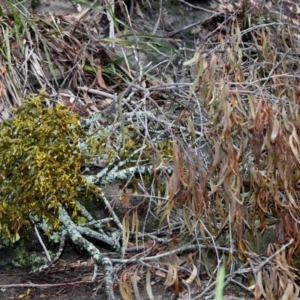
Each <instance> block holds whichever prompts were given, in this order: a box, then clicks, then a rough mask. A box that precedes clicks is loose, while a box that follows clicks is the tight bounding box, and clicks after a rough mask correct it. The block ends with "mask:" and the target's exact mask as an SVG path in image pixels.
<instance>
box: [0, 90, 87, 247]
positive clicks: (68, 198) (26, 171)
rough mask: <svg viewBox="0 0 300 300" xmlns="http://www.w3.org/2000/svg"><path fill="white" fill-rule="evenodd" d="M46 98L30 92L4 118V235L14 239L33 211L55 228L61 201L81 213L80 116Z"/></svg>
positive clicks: (0, 233)
mask: <svg viewBox="0 0 300 300" xmlns="http://www.w3.org/2000/svg"><path fill="white" fill-rule="evenodd" d="M41 98H42V94H40V95H39V96H30V97H28V98H27V99H26V100H24V102H23V104H22V106H21V107H19V108H18V109H16V110H15V111H14V117H13V118H12V119H11V120H8V122H5V123H0V237H1V238H4V237H5V238H8V239H9V240H11V241H13V242H14V241H16V240H18V239H19V230H20V229H21V228H22V227H23V226H28V225H29V224H30V222H29V217H30V216H31V217H34V218H35V219H38V220H42V219H43V220H45V221H46V222H47V223H48V224H49V226H50V227H52V228H53V229H55V228H57V227H58V225H59V221H58V210H59V205H60V204H61V205H63V206H64V207H65V208H66V209H67V210H68V211H69V212H70V213H71V214H72V215H73V217H74V216H76V215H77V213H78V210H79V209H78V208H77V207H76V204H75V200H76V198H78V193H79V188H80V187H83V186H85V179H84V177H83V176H82V175H81V172H80V166H81V165H82V162H83V159H82V157H81V155H80V151H79V148H78V146H77V144H78V139H79V137H80V136H81V135H82V130H81V128H80V126H79V124H78V117H77V116H76V115H75V114H72V113H71V112H70V111H69V110H68V108H67V107H65V106H63V105H62V104H60V103H57V104H55V105H53V106H51V107H45V105H43V103H42V99H41Z"/></svg>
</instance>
